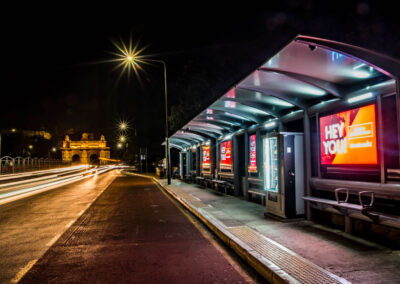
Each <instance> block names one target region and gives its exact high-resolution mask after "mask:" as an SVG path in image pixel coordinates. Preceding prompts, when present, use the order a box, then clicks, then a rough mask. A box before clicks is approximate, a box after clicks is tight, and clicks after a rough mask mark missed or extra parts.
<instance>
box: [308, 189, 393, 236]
mask: <svg viewBox="0 0 400 284" xmlns="http://www.w3.org/2000/svg"><path fill="white" fill-rule="evenodd" d="M341 193H345V198H344V199H340V194H341ZM335 198H336V200H331V199H325V198H319V197H313V196H304V197H303V199H304V200H306V201H309V202H311V205H312V206H313V207H314V208H316V209H319V210H324V211H329V212H331V213H336V214H341V215H343V216H345V231H346V232H349V233H350V232H351V229H352V221H351V218H357V219H361V220H364V221H368V222H373V223H376V224H381V225H386V226H390V227H395V228H400V217H397V216H393V215H388V214H384V213H379V212H376V211H375V210H374V201H375V192H373V191H360V192H359V193H358V200H359V202H360V204H354V203H349V202H348V200H349V189H347V188H337V189H335ZM365 198H367V199H369V202H367V203H366V202H365V200H364V199H365Z"/></svg>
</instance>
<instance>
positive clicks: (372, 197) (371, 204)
mask: <svg viewBox="0 0 400 284" xmlns="http://www.w3.org/2000/svg"><path fill="white" fill-rule="evenodd" d="M368 195H369V196H370V202H369V204H364V202H363V200H362V197H363V196H368ZM358 199H359V200H360V205H361V206H362V207H363V208H371V207H372V206H373V205H374V201H375V192H373V191H360V192H359V193H358Z"/></svg>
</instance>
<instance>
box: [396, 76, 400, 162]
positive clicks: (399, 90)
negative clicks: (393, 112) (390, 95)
mask: <svg viewBox="0 0 400 284" xmlns="http://www.w3.org/2000/svg"><path fill="white" fill-rule="evenodd" d="M396 102H397V135H400V79H399V78H397V80H396ZM398 146H399V147H398V152H397V155H398V158H399V165H400V141H398Z"/></svg>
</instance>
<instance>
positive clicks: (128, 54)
mask: <svg viewBox="0 0 400 284" xmlns="http://www.w3.org/2000/svg"><path fill="white" fill-rule="evenodd" d="M114 45H115V47H116V48H117V49H118V50H119V52H120V53H113V54H115V55H116V56H117V59H116V60H115V61H117V62H120V63H119V64H118V66H117V67H121V68H122V72H125V71H126V70H127V71H128V75H129V74H130V72H131V70H133V71H134V72H135V73H136V74H137V75H138V69H142V67H140V65H139V64H140V63H144V64H146V63H148V62H155V63H161V64H162V65H163V67H164V99H165V159H166V162H167V165H166V166H167V178H168V184H171V159H170V155H169V141H168V94H167V65H166V64H165V62H164V61H162V60H158V59H148V58H145V57H144V56H142V55H141V53H142V51H143V50H144V49H145V48H142V49H140V50H138V48H137V46H132V39H130V41H129V45H128V46H126V45H125V43H123V42H121V45H119V44H115V43H114Z"/></svg>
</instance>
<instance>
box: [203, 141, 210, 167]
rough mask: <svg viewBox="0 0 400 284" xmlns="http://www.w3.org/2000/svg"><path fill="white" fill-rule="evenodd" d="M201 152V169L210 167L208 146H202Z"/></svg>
mask: <svg viewBox="0 0 400 284" xmlns="http://www.w3.org/2000/svg"><path fill="white" fill-rule="evenodd" d="M201 150H202V155H201V162H202V166H203V168H204V167H206V168H208V167H210V146H203V147H202V148H201Z"/></svg>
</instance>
